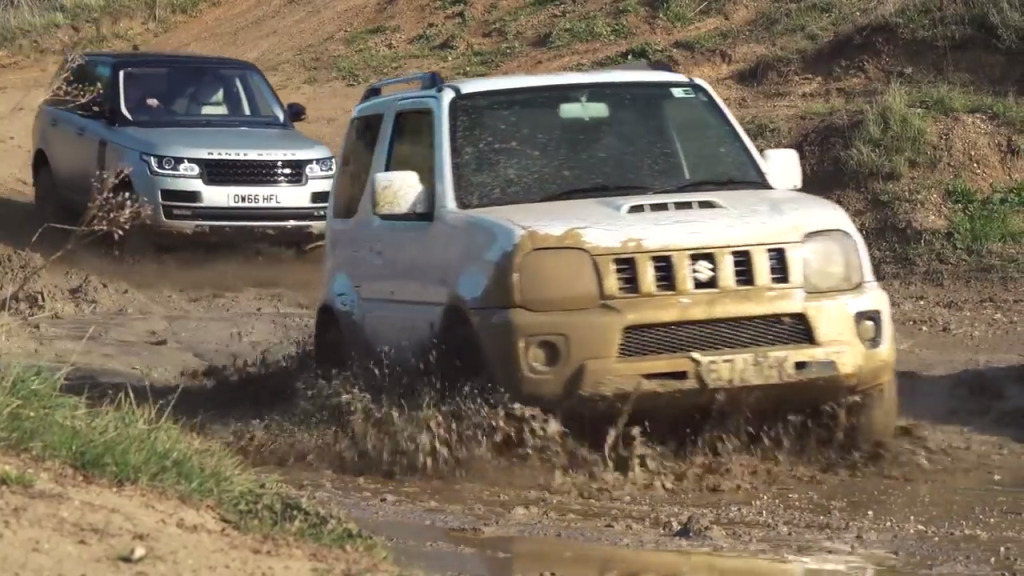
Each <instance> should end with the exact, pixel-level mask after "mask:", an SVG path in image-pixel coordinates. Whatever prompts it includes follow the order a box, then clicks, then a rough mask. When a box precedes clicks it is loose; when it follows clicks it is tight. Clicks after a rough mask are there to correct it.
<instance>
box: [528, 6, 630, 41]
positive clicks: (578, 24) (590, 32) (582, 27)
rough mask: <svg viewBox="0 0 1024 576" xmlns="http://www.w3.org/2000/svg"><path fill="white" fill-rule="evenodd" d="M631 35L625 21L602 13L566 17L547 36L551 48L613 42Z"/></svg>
mask: <svg viewBox="0 0 1024 576" xmlns="http://www.w3.org/2000/svg"><path fill="white" fill-rule="evenodd" d="M628 36H629V26H627V25H626V23H625V22H622V21H616V20H611V19H608V18H605V17H604V16H602V15H600V14H588V15H586V16H582V17H579V18H566V19H564V20H562V21H561V22H559V23H558V25H557V26H555V29H554V30H552V31H551V34H550V35H549V36H548V38H547V42H546V44H547V46H548V47H549V48H565V47H567V46H572V45H574V44H582V43H585V42H612V41H615V40H622V39H624V38H626V37H628Z"/></svg>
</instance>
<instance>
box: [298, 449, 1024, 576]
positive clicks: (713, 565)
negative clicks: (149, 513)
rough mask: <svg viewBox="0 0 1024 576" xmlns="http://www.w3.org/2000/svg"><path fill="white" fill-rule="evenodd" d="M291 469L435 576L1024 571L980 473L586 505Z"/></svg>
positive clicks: (462, 486)
mask: <svg viewBox="0 0 1024 576" xmlns="http://www.w3.org/2000/svg"><path fill="white" fill-rule="evenodd" d="M281 472H284V473H285V474H287V475H288V476H289V478H290V480H291V481H292V482H293V483H295V484H296V485H297V486H301V487H303V488H305V489H307V490H310V491H311V492H312V493H313V494H315V498H316V499H317V500H318V501H319V502H320V503H321V504H324V505H327V506H334V507H336V508H338V509H340V510H342V511H344V512H345V513H347V514H349V515H350V516H351V517H353V518H354V519H356V521H357V522H358V523H359V524H361V525H362V526H364V527H365V528H366V529H368V530H370V531H371V532H374V533H376V534H379V535H381V536H383V537H385V538H387V539H388V540H389V542H390V546H391V547H392V550H393V551H394V554H395V556H396V558H397V559H398V560H399V561H400V562H403V563H405V564H407V565H409V566H413V567H417V568H420V569H423V570H425V571H427V572H428V573H436V574H448V573H458V574H482V575H484V574H488V575H489V574H509V575H511V574H517V573H518V574H542V573H545V572H548V573H551V572H553V573H556V574H559V575H562V574H611V573H618V574H626V573H636V574H641V573H650V574H705V573H707V574H760V573H763V574H797V573H804V574H812V573H813V574H818V573H820V574H829V573H860V574H866V573H869V572H867V571H866V568H867V567H873V568H874V569H875V573H891V574H897V573H899V574H925V573H929V574H936V573H938V574H1003V573H1005V574H1012V573H1014V571H1015V570H1018V571H1019V570H1021V569H1022V568H1024V565H1022V564H1021V560H1020V558H1019V556H1020V554H1021V552H1022V551H1024V550H1021V543H1022V542H1024V539H1022V538H1021V536H1022V527H1024V494H1022V493H1021V492H1019V490H1018V489H1017V488H1014V487H1011V486H1008V485H994V484H991V483H990V482H989V483H986V481H984V479H983V476H984V475H985V474H983V473H979V474H978V475H977V477H976V478H974V479H970V478H966V479H965V480H964V481H963V483H962V485H959V486H955V485H949V484H946V483H943V482H927V481H922V480H919V479H914V480H911V479H909V478H904V479H895V478H894V479H887V478H885V477H879V475H875V474H866V475H853V476H851V477H848V478H841V479H838V480H837V479H835V478H829V477H823V478H821V482H820V483H818V484H807V483H797V482H793V483H790V484H789V485H776V486H763V487H761V490H762V493H760V494H752V493H750V491H743V490H737V491H732V492H728V493H672V494H661V495H650V494H642V493H639V492H638V491H634V492H632V493H630V492H629V491H625V490H623V491H610V492H607V493H605V494H603V495H599V496H592V497H587V496H585V495H580V494H576V493H571V492H565V491H561V490H558V489H557V488H554V487H552V486H551V484H550V483H548V482H547V481H546V480H544V479H540V478H538V482H537V483H536V487H535V488H532V489H524V488H521V487H519V485H521V484H522V481H521V479H520V480H516V481H515V482H513V484H515V485H516V487H496V486H495V484H496V482H495V481H493V479H492V480H490V481H488V482H486V483H476V482H472V481H468V480H466V481H458V482H455V481H452V480H434V481H427V480H422V479H419V480H416V479H406V480H404V481H402V482H400V483H396V482H391V481H386V480H380V479H369V478H349V477H343V476H337V475H332V474H327V475H324V474H320V473H303V474H300V473H297V472H296V471H295V470H294V469H289V470H288V471H281ZM890 475H894V474H890ZM882 476H884V475H882ZM595 546H596V547H595ZM800 559H803V561H801V560H800ZM744 562H747V563H746V564H744ZM812 568H813V570H812ZM615 570H618V572H615ZM815 570H818V571H815ZM828 570H832V572H829V571H828ZM844 571H845V572H844Z"/></svg>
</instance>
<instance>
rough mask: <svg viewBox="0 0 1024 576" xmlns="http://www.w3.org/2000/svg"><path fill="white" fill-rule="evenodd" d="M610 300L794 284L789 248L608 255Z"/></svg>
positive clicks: (607, 286) (608, 291)
mask: <svg viewBox="0 0 1024 576" xmlns="http://www.w3.org/2000/svg"><path fill="white" fill-rule="evenodd" d="M606 258H608V259H609V260H610V265H606V266H605V268H604V270H605V274H610V275H611V282H610V283H607V282H606V283H605V286H606V290H605V291H606V293H607V294H606V296H608V297H612V298H620V297H630V296H643V295H652V296H657V295H665V294H676V293H686V292H705V291H715V290H730V289H743V288H754V287H757V286H771V287H782V286H787V285H791V284H792V281H793V277H792V274H791V271H790V265H789V253H788V250H787V248H786V247H783V246H777V247H770V248H763V247H762V248H729V249H721V250H704V251H694V252H673V253H667V254H629V255H622V256H613V257H606Z"/></svg>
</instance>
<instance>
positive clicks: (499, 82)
mask: <svg viewBox="0 0 1024 576" xmlns="http://www.w3.org/2000/svg"><path fill="white" fill-rule="evenodd" d="M690 80H691V79H690V78H689V77H688V76H685V75H683V74H678V73H675V72H663V71H660V70H592V71H584V72H556V73H552V74H515V75H499V76H486V77H480V78H464V79H459V80H450V81H448V82H447V84H448V85H449V86H455V87H457V88H458V89H459V90H460V91H462V92H463V93H464V94H467V93H472V92H487V91H490V90H506V89H509V88H532V87H535V86H561V85H565V84H591V83H597V82H601V83H605V82H607V83H611V82H624V83H625V82H689V81H690Z"/></svg>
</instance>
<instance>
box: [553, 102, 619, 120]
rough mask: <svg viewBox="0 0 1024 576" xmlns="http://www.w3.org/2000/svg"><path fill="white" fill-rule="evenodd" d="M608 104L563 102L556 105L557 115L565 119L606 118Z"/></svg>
mask: <svg viewBox="0 0 1024 576" xmlns="http://www.w3.org/2000/svg"><path fill="white" fill-rule="evenodd" d="M608 114H609V110H608V105H607V104H605V103H604V102H565V103H563V104H559V105H558V116H559V117H560V118H563V119H566V120H590V119H595V120H596V119H600V118H607V117H608Z"/></svg>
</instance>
